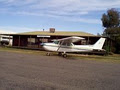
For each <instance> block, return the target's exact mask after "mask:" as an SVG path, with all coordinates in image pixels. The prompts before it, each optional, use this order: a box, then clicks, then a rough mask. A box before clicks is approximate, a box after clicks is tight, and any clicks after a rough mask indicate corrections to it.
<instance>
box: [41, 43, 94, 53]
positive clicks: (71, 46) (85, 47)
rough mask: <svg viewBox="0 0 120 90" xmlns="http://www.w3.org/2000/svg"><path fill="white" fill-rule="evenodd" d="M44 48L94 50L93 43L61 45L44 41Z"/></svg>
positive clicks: (73, 50) (72, 50)
mask: <svg viewBox="0 0 120 90" xmlns="http://www.w3.org/2000/svg"><path fill="white" fill-rule="evenodd" d="M43 48H44V49H45V50H46V51H54V52H91V51H93V45H74V44H73V43H71V44H69V45H59V44H55V43H44V45H43Z"/></svg>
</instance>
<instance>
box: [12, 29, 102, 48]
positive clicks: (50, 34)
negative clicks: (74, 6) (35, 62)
mask: <svg viewBox="0 0 120 90" xmlns="http://www.w3.org/2000/svg"><path fill="white" fill-rule="evenodd" d="M12 36H13V46H15V47H28V48H38V49H39V48H41V46H40V44H41V43H42V42H51V41H52V40H53V39H61V38H65V37H71V36H78V37H83V38H85V40H82V41H80V42H77V43H75V44H94V43H95V42H96V41H97V40H98V39H99V38H100V36H96V35H93V34H90V33H86V32H64V31H55V30H53V29H52V30H51V29H50V31H34V32H25V33H18V34H12Z"/></svg>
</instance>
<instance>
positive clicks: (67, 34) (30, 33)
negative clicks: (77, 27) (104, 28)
mask: <svg viewBox="0 0 120 90" xmlns="http://www.w3.org/2000/svg"><path fill="white" fill-rule="evenodd" d="M14 35H50V36H96V35H93V34H90V33H86V32H64V31H55V32H54V33H50V32H49V31H34V32H24V33H17V34H14Z"/></svg>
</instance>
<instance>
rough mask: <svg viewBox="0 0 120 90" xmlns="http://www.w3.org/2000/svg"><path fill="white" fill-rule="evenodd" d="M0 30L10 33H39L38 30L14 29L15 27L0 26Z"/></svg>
mask: <svg viewBox="0 0 120 90" xmlns="http://www.w3.org/2000/svg"><path fill="white" fill-rule="evenodd" d="M0 30H2V31H6V32H7V31H10V32H16V33H19V32H27V31H34V30H36V31H40V29H39V28H27V27H16V26H0Z"/></svg>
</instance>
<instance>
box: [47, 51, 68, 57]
mask: <svg viewBox="0 0 120 90" xmlns="http://www.w3.org/2000/svg"><path fill="white" fill-rule="evenodd" d="M58 55H59V56H63V57H64V58H66V57H67V54H66V52H64V53H62V52H58ZM46 56H51V53H50V52H47V53H46Z"/></svg>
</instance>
